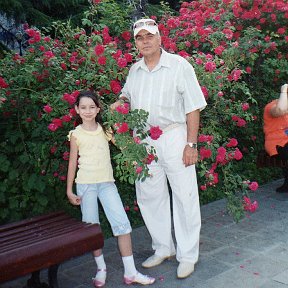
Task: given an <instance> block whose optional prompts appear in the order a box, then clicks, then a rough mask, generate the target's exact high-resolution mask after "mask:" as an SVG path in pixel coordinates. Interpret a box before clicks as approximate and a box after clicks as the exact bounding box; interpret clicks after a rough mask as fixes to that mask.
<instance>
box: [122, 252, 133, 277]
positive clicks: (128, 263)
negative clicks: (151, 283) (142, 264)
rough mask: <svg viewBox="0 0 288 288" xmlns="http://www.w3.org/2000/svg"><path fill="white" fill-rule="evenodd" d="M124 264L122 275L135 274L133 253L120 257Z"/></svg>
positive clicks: (129, 275)
mask: <svg viewBox="0 0 288 288" xmlns="http://www.w3.org/2000/svg"><path fill="white" fill-rule="evenodd" d="M122 261H123V265H124V275H125V276H128V277H131V276H135V275H136V274H137V270H136V267H135V263H134V258H133V255H131V256H125V257H122Z"/></svg>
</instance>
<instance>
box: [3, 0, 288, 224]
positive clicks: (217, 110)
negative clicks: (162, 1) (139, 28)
mask: <svg viewBox="0 0 288 288" xmlns="http://www.w3.org/2000/svg"><path fill="white" fill-rule="evenodd" d="M105 5H106V6H105ZM109 5H116V4H115V3H114V2H113V1H110V2H109V3H108V1H102V2H100V1H96V2H95V3H94V4H92V5H91V8H90V10H89V11H87V13H86V18H85V19H83V27H81V28H80V27H77V28H72V27H71V26H70V25H69V23H55V24H54V25H53V27H52V29H51V30H48V31H39V30H37V29H34V28H31V29H28V30H27V31H26V33H27V34H28V35H29V37H30V38H29V43H30V46H29V48H28V49H27V51H26V53H25V55H24V56H19V55H17V54H8V55H7V56H6V57H5V58H4V59H3V60H2V61H1V70H0V99H1V103H2V104H1V106H0V112H1V116H0V117H1V118H0V125H1V140H0V146H1V150H0V171H1V176H0V180H1V183H2V184H1V186H0V207H1V210H0V219H1V220H2V221H3V222H4V221H8V220H12V219H18V218H22V217H26V216H28V215H33V214H37V213H41V212H43V211H46V210H49V209H55V208H56V207H58V206H60V207H61V208H63V207H64V208H65V205H66V203H67V202H66V198H65V197H66V196H65V181H66V169H67V160H68V159H69V146H68V142H67V137H66V136H67V133H68V131H69V130H70V129H72V128H73V125H74V118H73V117H74V116H75V111H74V109H73V103H74V101H75V97H77V93H78V91H79V90H81V89H94V90H95V91H97V93H98V95H99V97H100V99H101V102H102V105H103V107H102V115H103V116H104V119H105V121H106V122H107V124H108V125H109V126H111V127H112V128H113V129H114V132H115V138H116V143H117V148H114V147H111V149H112V150H111V151H112V157H113V160H114V161H113V165H114V168H115V175H116V176H117V181H120V182H121V181H127V182H128V183H132V182H133V181H134V180H135V179H136V178H137V177H139V178H140V179H143V180H144V179H145V177H147V176H148V175H149V171H148V170H147V166H146V164H147V163H150V162H151V161H153V160H154V159H155V158H156V159H157V155H155V151H154V150H153V148H152V149H151V150H149V149H148V150H147V149H146V148H147V147H146V146H145V144H144V143H142V142H141V140H142V139H144V138H145V137H146V136H147V135H148V133H150V136H151V137H159V136H160V137H161V131H159V129H158V128H157V127H154V128H153V129H152V131H150V132H149V131H146V130H145V119H146V117H147V113H146V112H145V111H133V112H130V111H129V107H127V105H126V104H123V105H122V106H121V107H119V109H118V110H117V111H115V112H114V113H111V112H110V111H109V105H110V103H112V102H114V101H115V99H117V97H118V95H119V93H120V91H121V87H122V85H123V83H124V81H125V78H126V76H127V73H128V69H129V66H130V65H131V64H132V63H133V62H134V61H135V60H137V58H138V57H139V55H137V51H136V50H135V49H134V48H133V47H134V44H133V43H132V40H133V39H132V35H131V32H130V31H129V29H128V28H129V27H130V24H131V23H129V21H128V20H126V19H127V18H126V17H125V15H127V14H126V13H127V12H125V11H121V12H120V11H119V10H117V11H118V13H117V15H118V17H116V18H114V19H113V23H112V22H111V23H112V24H113V25H112V26H113V27H109V24H108V23H109V21H108V20H106V21H100V20H99V13H100V14H101V15H103V14H105V11H106V10H107V11H108V13H109V11H110V12H111V6H109ZM107 6H109V9H108V7H107ZM105 7H106V8H107V9H106V8H105ZM211 7H212V8H211ZM105 9H106V10H105ZM115 9H116V8H115ZM117 9H118V8H117ZM109 15H110V14H109ZM151 17H153V16H151ZM287 18H288V12H287V5H285V4H284V1H266V2H265V5H264V4H262V1H229V0H225V1H218V0H209V1H208V0H201V1H192V2H184V3H183V4H182V6H181V9H180V11H179V14H178V15H176V16H171V14H167V15H165V14H164V16H163V18H161V19H160V18H159V19H157V21H158V23H159V29H160V31H161V34H162V44H163V47H164V49H166V50H168V51H171V52H174V53H178V54H179V55H181V56H182V57H185V58H186V59H187V60H188V61H189V62H190V63H191V64H192V65H193V66H194V68H195V71H196V74H197V76H198V80H199V82H200V85H201V87H202V90H203V93H204V95H205V97H206V100H207V102H208V106H207V108H206V109H205V110H203V111H202V113H201V127H200V133H199V139H198V141H199V146H200V148H199V152H200V153H199V154H200V162H199V163H198V165H197V169H198V176H199V177H198V181H199V188H200V199H201V203H206V202H209V201H211V200H215V199H217V198H221V197H223V196H225V197H226V198H227V200H228V201H227V208H228V211H229V212H230V213H232V215H233V216H234V218H235V220H236V221H237V220H239V219H240V218H241V217H242V216H243V215H244V213H245V212H246V211H249V212H253V211H255V210H256V209H257V207H258V206H257V203H254V201H253V200H251V199H250V198H249V197H250V196H249V191H255V189H257V187H258V184H257V182H256V181H255V180H257V179H255V178H254V179H250V180H248V179H249V178H250V176H251V175H245V173H244V169H243V162H244V163H245V161H246V163H247V162H248V163H250V162H252V161H254V160H255V156H256V153H257V149H258V150H259V148H257V147H260V148H262V147H263V137H255V135H261V133H260V131H261V130H262V127H261V123H262V122H261V117H262V109H263V106H264V105H265V104H266V103H267V102H268V101H269V99H270V98H271V95H273V93H274V94H275V93H276V95H278V90H279V87H280V85H281V84H282V83H284V81H286V80H287V71H288V64H287V58H288V56H287V41H288V39H287V36H286V34H285V31H287V27H286V26H284V23H286V22H287ZM285 21H286V22H285ZM103 23H104V24H106V25H104V24H103ZM119 27H127V30H125V29H124V28H123V30H122V29H120V30H119V29H118V28H119ZM116 28H117V29H116ZM44 32H45V33H44ZM274 89H275V90H274ZM275 91H276V92H275ZM272 97H273V96H272ZM276 97H277V96H276ZM276 97H273V98H276ZM134 128H135V129H136V130H138V134H137V135H136V134H135V135H132V134H131V129H134ZM245 159H246V160H245ZM246 171H247V170H246ZM248 174H249V173H248ZM252 176H253V175H252ZM126 185H127V186H126V187H127V189H126V188H125V186H124V187H123V185H122V184H121V185H120V186H121V189H119V190H120V192H121V193H122V198H123V201H124V205H125V207H126V210H127V211H132V210H133V213H134V212H135V211H138V209H137V205H135V203H134V201H135V196H134V195H133V196H132V197H131V192H129V196H126V195H125V193H127V191H126V190H129V191H130V190H131V187H130V186H128V184H126ZM122 187H123V188H122ZM128 198H129V202H127V203H126V199H128ZM133 206H134V209H132V207H133ZM133 215H134V214H133Z"/></svg>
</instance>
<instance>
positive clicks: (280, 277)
mask: <svg viewBox="0 0 288 288" xmlns="http://www.w3.org/2000/svg"><path fill="white" fill-rule="evenodd" d="M273 280H274V281H276V282H278V283H281V284H285V285H288V269H287V270H285V271H282V272H281V273H279V274H277V275H276V276H275V277H273Z"/></svg>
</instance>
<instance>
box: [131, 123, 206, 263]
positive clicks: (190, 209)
mask: <svg viewBox="0 0 288 288" xmlns="http://www.w3.org/2000/svg"><path fill="white" fill-rule="evenodd" d="M186 134H187V132H186V126H179V127H176V128H173V129H171V130H169V131H167V132H165V133H163V134H162V135H161V136H160V138H159V139H157V140H152V139H149V140H148V142H149V144H151V145H152V146H154V148H155V149H156V153H157V156H158V162H155V161H153V162H152V163H151V164H150V165H149V172H150V173H151V174H152V177H151V178H146V180H145V181H144V182H141V181H137V182H136V194H137V202H138V205H139V208H140V210H141V214H142V216H143V219H144V221H145V224H146V226H147V229H148V231H149V233H150V235H151V237H152V248H153V250H155V254H156V255H159V256H170V255H173V254H175V246H174V241H173V238H172V231H171V230H172V229H171V219H172V215H171V208H170V195H169V191H168V185H167V178H168V180H169V184H170V187H171V190H172V203H173V221H174V230H175V238H176V242H177V251H176V257H177V260H178V261H179V262H181V261H185V262H190V263H196V262H197V260H198V257H199V238H200V228H201V217H200V205H199V195H198V186H197V178H196V171H195V165H192V166H189V167H185V165H184V164H183V161H182V156H183V150H184V148H185V145H186V142H187V136H186Z"/></svg>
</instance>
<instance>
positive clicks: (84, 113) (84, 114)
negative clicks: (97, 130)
mask: <svg viewBox="0 0 288 288" xmlns="http://www.w3.org/2000/svg"><path fill="white" fill-rule="evenodd" d="M75 110H76V112H77V113H78V114H79V116H80V117H81V119H82V121H83V122H84V121H95V118H96V116H97V114H98V113H99V111H100V108H99V107H97V105H96V104H95V102H94V101H93V100H92V99H91V98H89V97H82V98H81V99H80V102H79V106H75Z"/></svg>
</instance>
